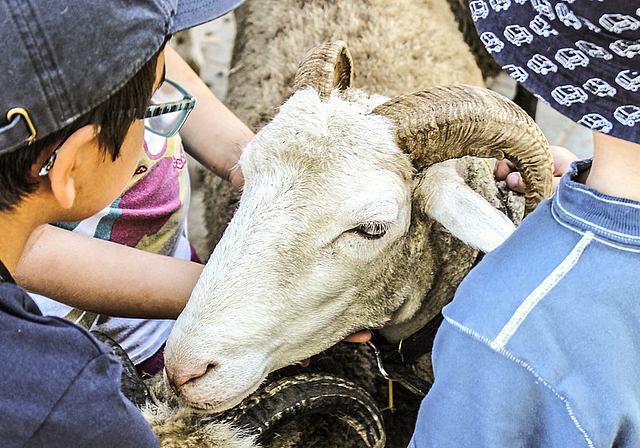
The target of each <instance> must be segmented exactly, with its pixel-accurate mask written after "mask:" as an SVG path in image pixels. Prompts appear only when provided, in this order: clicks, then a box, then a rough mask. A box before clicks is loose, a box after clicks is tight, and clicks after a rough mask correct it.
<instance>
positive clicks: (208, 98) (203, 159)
mask: <svg viewBox="0 0 640 448" xmlns="http://www.w3.org/2000/svg"><path fill="white" fill-rule="evenodd" d="M165 57H166V66H167V77H168V78H171V79H173V80H174V81H177V82H179V83H180V84H181V85H183V86H184V87H186V88H187V90H189V91H190V92H191V93H192V94H193V95H194V96H195V97H196V98H197V99H198V103H197V105H196V107H195V109H194V110H193V111H192V112H191V115H190V116H189V119H188V120H187V122H186V123H185V124H184V126H183V127H182V129H181V130H180V136H181V137H182V141H183V143H184V146H185V149H186V150H187V152H188V153H189V154H190V155H191V156H193V158H195V159H196V160H197V161H198V162H200V163H201V164H203V165H204V166H205V167H207V168H209V169H210V170H211V171H213V172H214V173H216V174H217V175H218V176H220V177H222V178H223V179H226V180H228V181H230V182H231V183H232V184H233V186H234V187H236V188H237V189H238V190H240V189H241V188H242V185H243V183H244V177H243V176H242V171H240V168H239V167H238V164H237V163H238V159H239V158H240V155H241V154H242V151H243V149H244V147H245V146H246V145H247V143H249V141H250V140H251V139H252V138H253V132H252V131H251V130H250V129H249V128H248V127H247V126H246V125H245V124H244V123H243V122H242V121H240V120H239V119H238V117H236V116H235V115H234V114H233V113H232V112H231V111H230V110H229V109H227V107H226V106H225V105H224V104H222V102H220V100H218V98H216V96H215V95H214V94H213V93H212V92H211V90H210V89H209V87H207V85H206V84H205V83H204V82H203V81H202V80H201V79H200V77H199V76H198V75H197V74H196V73H195V72H194V71H193V70H192V69H191V67H189V65H188V64H187V63H186V62H185V61H184V60H183V59H182V58H181V57H180V55H179V54H178V53H177V52H176V51H175V50H174V49H172V48H171V47H169V46H167V49H166V50H165Z"/></svg>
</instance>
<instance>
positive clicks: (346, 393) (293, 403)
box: [216, 374, 386, 448]
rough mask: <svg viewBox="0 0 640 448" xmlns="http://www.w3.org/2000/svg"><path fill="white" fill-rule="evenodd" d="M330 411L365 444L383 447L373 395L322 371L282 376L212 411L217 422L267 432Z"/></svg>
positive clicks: (260, 433) (379, 418)
mask: <svg viewBox="0 0 640 448" xmlns="http://www.w3.org/2000/svg"><path fill="white" fill-rule="evenodd" d="M318 413H321V414H331V415H334V416H336V417H339V418H340V419H342V420H344V421H346V422H347V423H348V424H349V425H350V426H351V427H352V428H353V429H355V430H356V431H357V432H358V434H359V435H360V437H362V439H363V441H364V442H365V443H366V444H367V446H368V447H369V448H383V447H384V445H385V441H386V433H385V431H384V426H383V423H382V415H381V414H380V411H379V410H378V407H377V406H376V404H375V402H374V401H373V398H371V396H370V395H369V394H368V393H367V392H366V391H365V390H364V389H363V388H361V387H360V386H357V385H356V384H354V383H352V382H351V381H348V380H346V379H343V378H340V377H337V376H334V375H326V374H303V375H295V376H292V377H287V378H282V379H280V380H278V381H275V382H273V383H271V384H269V385H268V386H266V387H264V388H261V389H260V390H259V391H258V392H257V393H255V394H253V395H251V396H249V397H247V398H246V399H245V400H244V401H243V402H242V403H240V404H239V405H238V406H236V407H234V408H232V409H229V410H227V411H224V412H222V413H220V414H217V415H216V419H217V420H218V421H219V422H220V421H222V422H225V423H232V424H234V425H237V426H240V427H245V428H247V429H251V430H254V431H255V432H257V434H258V435H260V436H264V435H267V434H270V433H271V432H272V431H274V430H275V429H276V427H277V426H278V425H282V424H284V423H287V422H289V421H292V420H293V419H294V418H296V417H299V416H302V415H309V414H318Z"/></svg>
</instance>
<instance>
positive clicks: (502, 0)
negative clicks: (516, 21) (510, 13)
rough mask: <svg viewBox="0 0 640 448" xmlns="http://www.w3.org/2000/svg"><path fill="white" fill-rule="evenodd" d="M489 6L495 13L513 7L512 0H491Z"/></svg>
mask: <svg viewBox="0 0 640 448" xmlns="http://www.w3.org/2000/svg"><path fill="white" fill-rule="evenodd" d="M489 4H490V5H491V8H493V10H494V11H495V12H499V11H506V10H507V9H509V6H511V0H489Z"/></svg>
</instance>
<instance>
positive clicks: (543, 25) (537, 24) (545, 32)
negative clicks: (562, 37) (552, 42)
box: [529, 14, 558, 37]
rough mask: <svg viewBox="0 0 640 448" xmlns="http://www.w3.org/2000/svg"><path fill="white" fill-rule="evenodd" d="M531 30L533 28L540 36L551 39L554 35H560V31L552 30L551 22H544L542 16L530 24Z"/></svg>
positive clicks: (538, 16)
mask: <svg viewBox="0 0 640 448" xmlns="http://www.w3.org/2000/svg"><path fill="white" fill-rule="evenodd" d="M529 28H531V29H532V30H533V31H534V32H535V33H536V34H537V35H538V36H543V37H549V36H551V35H552V34H554V35H555V34H558V31H556V30H555V29H553V28H551V25H549V22H547V21H546V20H544V19H543V18H542V16H541V15H540V14H538V15H537V16H535V17H534V18H533V20H532V21H531V22H529Z"/></svg>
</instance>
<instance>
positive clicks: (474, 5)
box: [469, 0, 489, 22]
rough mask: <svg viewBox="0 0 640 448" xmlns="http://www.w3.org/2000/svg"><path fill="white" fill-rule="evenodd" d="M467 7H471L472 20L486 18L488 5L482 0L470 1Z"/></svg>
mask: <svg viewBox="0 0 640 448" xmlns="http://www.w3.org/2000/svg"><path fill="white" fill-rule="evenodd" d="M469 9H471V18H472V19H473V21H474V22H477V21H478V20H479V19H486V18H487V16H488V15H489V7H488V6H487V4H486V3H485V2H483V1H482V0H476V1H474V2H470V3H469Z"/></svg>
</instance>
